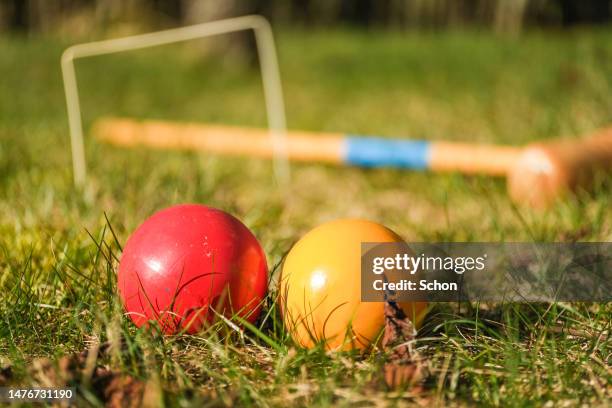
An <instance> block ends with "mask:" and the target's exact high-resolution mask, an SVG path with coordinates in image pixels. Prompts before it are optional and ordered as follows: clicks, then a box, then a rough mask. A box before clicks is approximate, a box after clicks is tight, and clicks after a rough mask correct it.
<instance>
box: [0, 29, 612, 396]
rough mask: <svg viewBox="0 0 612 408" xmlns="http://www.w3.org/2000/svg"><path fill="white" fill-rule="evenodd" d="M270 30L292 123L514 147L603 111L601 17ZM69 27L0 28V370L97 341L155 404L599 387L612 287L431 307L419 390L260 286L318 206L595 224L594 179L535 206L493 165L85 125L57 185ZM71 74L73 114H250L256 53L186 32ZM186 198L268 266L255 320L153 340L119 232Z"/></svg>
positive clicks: (611, 37) (569, 230)
mask: <svg viewBox="0 0 612 408" xmlns="http://www.w3.org/2000/svg"><path fill="white" fill-rule="evenodd" d="M276 34H277V42H278V53H279V58H280V65H281V75H282V78H283V84H284V94H285V99H286V106H287V115H288V123H289V126H290V127H291V128H295V129H305V130H325V131H343V132H348V133H359V134H381V135H389V136H407V137H415V138H427V139H451V140H464V141H478V142H486V143H508V144H523V143H527V142H529V141H532V140H535V139H540V138H553V137H558V136H564V137H577V136H579V135H580V134H583V133H586V132H588V131H591V130H593V129H595V128H597V127H599V126H604V125H606V124H609V123H610V122H612V98H610V95H611V94H612V31H611V30H609V29H608V30H586V29H581V30H575V31H568V32H564V33H560V32H532V33H527V34H525V35H523V36H522V37H520V38H519V39H504V38H496V37H493V36H491V35H487V34H484V33H478V32H446V33H412V32H409V33H393V32H377V31H368V32H359V31H352V30H331V31H299V30H295V29H284V30H280V31H279V32H277V33H276ZM69 44H71V42H68V41H66V40H61V39H55V38H53V37H46V38H42V37H40V38H39V37H27V38H26V37H11V36H3V37H2V38H0V52H1V53H2V56H3V57H2V58H1V59H0V78H2V79H1V80H0V291H1V292H2V300H1V301H0V368H1V367H5V366H11V367H12V374H11V377H12V381H13V382H14V383H17V384H28V383H29V382H30V381H32V380H31V379H32V378H33V377H36V378H40V375H41V372H45V369H44V367H42V368H41V366H44V365H45V364H46V365H53V364H55V363H54V362H55V361H59V360H61V357H62V356H65V355H71V354H72V353H78V352H81V351H83V350H85V349H86V348H87V347H88V346H89V345H91V344H97V343H106V342H109V343H108V344H110V345H111V346H110V348H109V349H108V350H106V351H105V352H104V353H102V355H101V357H100V360H99V361H98V365H99V366H103V367H105V368H107V369H109V370H112V371H113V372H121V373H125V374H126V375H130V376H131V378H134V379H136V380H135V381H142V383H144V384H146V386H145V398H147V399H149V401H157V400H158V399H159V400H163V401H164V402H165V403H166V405H168V406H185V405H194V406H199V405H201V404H203V403H205V404H210V405H214V406H217V405H230V404H240V405H247V404H257V405H262V406H265V405H269V406H287V405H291V406H293V405H298V406H299V405H315V406H327V405H341V406H348V405H351V406H353V405H355V404H359V405H369V404H380V405H382V404H385V403H397V404H404V403H411V402H417V403H419V402H420V403H425V404H435V403H439V404H448V405H458V406H463V405H473V404H483V405H491V406H529V405H533V406H541V405H543V404H545V403H546V402H547V401H553V402H554V405H559V406H564V405H565V406H575V405H579V404H585V405H587V406H598V405H599V406H606V405H609V404H610V403H611V398H612V387H611V385H610V384H611V380H612V364H611V363H612V360H611V352H612V349H611V338H610V323H611V322H612V306H611V305H610V304H607V303H605V304H569V303H559V304H487V305H484V304H437V305H434V306H433V307H432V310H431V312H430V314H429V317H428V318H427V320H426V323H425V326H424V327H423V329H422V330H421V331H420V334H419V340H418V343H417V344H418V346H419V347H420V348H421V350H422V352H423V353H424V354H426V355H428V356H430V358H431V365H432V376H431V378H430V379H429V381H428V383H427V384H426V387H425V391H424V392H421V393H419V394H415V393H411V392H410V391H406V392H403V391H401V390H400V391H397V390H387V388H386V387H385V385H384V382H383V380H382V378H381V374H380V372H381V365H382V359H381V356H380V353H378V352H373V353H370V354H366V355H358V354H346V353H326V352H325V351H324V350H321V349H313V350H302V349H299V348H297V347H295V345H294V344H293V343H292V341H291V339H290V337H288V335H287V334H286V332H285V331H284V330H283V327H282V323H281V319H280V318H279V311H278V309H277V307H276V303H275V293H276V292H275V284H274V278H276V277H277V275H278V271H279V270H280V269H279V266H280V264H281V262H282V258H283V256H284V255H285V254H286V253H287V251H288V250H289V249H290V248H291V246H292V244H293V243H294V242H295V241H296V240H297V239H299V237H300V236H301V235H302V234H304V233H305V232H306V231H308V230H309V229H311V228H312V227H314V226H316V225H318V224H320V223H322V222H324V221H327V220H331V219H336V218H344V217H363V218H368V219H371V220H375V221H378V222H381V223H383V224H385V225H387V226H388V227H390V228H392V229H393V230H395V231H396V232H398V233H399V234H400V235H401V236H402V237H403V238H404V239H406V240H407V241H420V242H422V241H475V242H486V241H494V242H498V241H509V242H512V241H576V240H579V241H612V221H611V220H612V218H611V215H612V205H611V203H612V195H611V194H610V190H609V189H605V188H603V189H599V190H598V191H595V192H594V193H593V194H592V195H590V196H581V197H579V198H578V199H574V200H568V201H565V202H563V203H559V204H558V205H556V206H555V207H553V208H551V209H550V210H549V211H546V212H536V211H532V210H529V209H525V208H522V207H520V206H519V207H517V206H515V205H513V204H512V203H511V202H510V201H509V199H508V198H507V196H506V194H505V186H504V183H503V180H495V179H489V178H484V177H464V176H460V175H452V174H451V175H432V174H427V173H411V172H403V171H397V170H382V169H379V170H363V169H356V168H337V167H331V166H325V165H317V164H308V165H307V164H300V165H294V166H292V178H291V183H290V185H289V186H288V187H282V186H279V184H278V183H277V182H276V181H275V179H274V175H273V172H272V167H271V164H270V163H269V162H267V161H262V160H256V159H236V158H232V159H230V158H227V157H220V156H211V155H202V154H196V153H179V152H160V151H147V150H143V149H139V150H121V149H118V148H114V147H110V146H106V145H101V144H99V143H96V142H95V141H92V140H87V142H86V148H87V155H88V159H89V171H90V178H89V179H88V182H87V185H86V186H85V188H84V189H82V190H79V189H75V188H74V187H73V184H72V171H71V162H70V153H69V152H70V151H69V137H68V127H67V119H66V113H65V106H64V98H63V90H62V83H61V74H60V70H59V56H60V54H61V51H62V49H63V48H65V47H66V46H67V45H69ZM77 69H78V73H79V79H80V81H81V82H80V83H81V85H82V86H81V93H82V95H83V106H84V117H85V123H86V125H89V124H90V123H91V121H92V120H93V119H94V118H95V117H97V116H100V115H108V114H113V115H130V116H136V117H143V118H145V117H146V118H164V119H175V120H197V121H207V122H214V123H230V124H240V125H256V126H264V125H265V111H264V109H263V102H262V91H261V84H260V80H259V74H258V71H257V69H256V68H254V67H249V66H248V65H246V64H244V63H242V62H241V61H240V60H239V59H235V58H232V57H224V56H214V55H213V56H210V54H209V53H207V52H206V51H205V49H204V48H203V46H201V45H198V44H191V45H185V46H166V47H162V48H159V49H155V50H148V51H141V52H137V53H133V54H130V55H121V56H113V57H105V58H93V59H90V60H86V61H82V62H79V63H78V66H77ZM183 202H197V203H203V204H206V205H210V206H214V207H218V208H221V209H224V210H226V211H229V212H231V213H233V214H235V215H236V216H237V217H239V218H240V219H241V220H242V221H243V222H244V223H245V224H246V225H247V226H249V227H250V228H251V229H252V230H253V232H254V233H255V235H256V236H257V237H258V238H259V240H260V242H261V243H262V245H263V247H264V249H265V251H266V253H267V256H268V264H269V265H270V267H271V274H272V276H273V279H272V280H273V282H272V283H271V291H270V296H269V298H268V299H267V301H266V305H265V308H264V312H265V313H263V317H262V318H261V319H260V321H259V322H258V323H257V325H256V326H255V327H243V328H242V329H239V328H237V327H236V326H232V325H230V324H225V323H219V324H218V325H216V326H214V327H212V328H211V329H209V330H208V331H206V332H203V333H201V334H199V335H194V336H180V337H168V338H163V337H160V336H157V335H155V334H152V333H150V332H147V331H145V330H138V329H136V328H135V327H134V326H133V325H132V324H131V323H130V322H129V321H128V319H127V318H126V317H124V315H123V311H122V309H121V305H120V302H119V301H118V298H117V296H116V282H115V270H116V267H117V258H119V256H120V254H121V245H123V244H124V243H125V241H126V239H127V237H128V236H129V233H130V231H133V230H134V228H136V227H137V226H138V225H139V224H140V223H141V222H142V221H143V220H144V219H145V218H146V217H148V216H149V215H151V214H152V213H153V212H155V211H156V210H158V209H161V208H164V207H167V206H169V205H172V204H176V203H183ZM41 358H48V359H49V360H44V359H42V360H41ZM1 381H2V377H1V376H0V382H1ZM82 389H83V390H84V395H85V398H88V400H89V401H90V402H92V401H95V397H94V396H93V395H92V394H88V393H87V391H86V390H87V389H88V385H87V383H86V381H85V382H83V384H82Z"/></svg>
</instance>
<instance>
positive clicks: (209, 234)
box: [118, 204, 268, 334]
mask: <svg viewBox="0 0 612 408" xmlns="http://www.w3.org/2000/svg"><path fill="white" fill-rule="evenodd" d="M118 279H119V281H118V286H119V294H120V295H121V299H122V300H123V305H124V307H125V309H126V311H127V312H128V315H129V316H130V318H131V319H132V320H133V321H134V323H135V324H136V326H138V327H140V326H142V325H145V324H147V323H148V322H149V321H152V320H154V321H157V322H158V323H159V325H160V327H161V328H162V330H163V331H164V333H167V334H173V333H177V332H179V331H182V330H185V331H186V332H188V333H195V332H197V331H198V330H200V329H201V328H202V326H203V325H204V324H205V323H206V322H211V321H213V320H214V317H215V313H214V312H213V311H212V310H211V309H214V310H215V311H217V312H219V313H222V314H224V315H225V316H231V315H233V314H238V315H239V316H241V317H242V318H244V319H246V320H248V321H250V322H253V321H254V320H255V319H257V316H258V315H259V311H260V304H261V301H262V299H263V297H264V296H265V293H266V289H267V284H268V267H267V265H266V257H265V254H264V252H263V250H262V248H261V246H260V245H259V242H258V241H257V239H256V238H255V236H253V234H252V233H251V231H249V229H248V228H247V227H245V226H244V224H242V223H241V222H240V221H239V220H237V219H236V218H234V217H233V216H231V215H230V214H228V213H226V212H223V211H221V210H217V209H215V208H210V207H205V206H203V205H194V204H186V205H177V206H174V207H170V208H166V209H165V210H162V211H159V212H157V213H155V214H154V215H153V216H151V217H150V218H148V219H147V220H145V222H143V223H142V224H141V225H140V226H139V227H138V229H136V231H134V233H133V234H132V236H131V237H130V238H129V239H128V241H127V244H126V245H125V248H124V250H123V255H122V256H121V262H120V264H119V276H118Z"/></svg>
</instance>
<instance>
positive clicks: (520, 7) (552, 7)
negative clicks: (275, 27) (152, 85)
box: [0, 0, 612, 35]
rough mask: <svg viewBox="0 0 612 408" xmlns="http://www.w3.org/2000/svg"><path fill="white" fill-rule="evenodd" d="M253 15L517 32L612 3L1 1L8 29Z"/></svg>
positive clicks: (589, 20)
mask: <svg viewBox="0 0 612 408" xmlns="http://www.w3.org/2000/svg"><path fill="white" fill-rule="evenodd" d="M247 13H259V14H263V15H265V16H267V17H268V18H269V19H271V20H272V21H273V22H274V23H276V24H291V25H302V26H304V27H311V26H319V27H325V26H329V25H337V24H343V25H355V26H360V27H383V28H391V29H410V28H416V29H429V30H436V29H443V28H447V27H451V28H454V27H469V28H476V29H485V30H491V31H494V32H497V33H501V34H507V35H517V34H519V33H520V32H521V31H522V30H523V29H525V28H530V27H556V28H559V27H560V28H563V27H569V26H574V25H583V24H605V23H609V22H610V21H611V18H612V0H580V1H574V0H200V1H198V0H0V30H1V31H21V32H27V33H32V32H43V33H49V32H59V33H64V34H67V35H79V34H86V33H88V32H91V30H92V28H93V27H95V28H96V29H105V30H109V29H110V30H114V31H119V32H121V33H128V32H133V31H139V30H142V29H154V28H166V27H172V26H177V25H183V24H193V23H199V22H204V21H210V20H215V19H219V18H223V17H230V16H237V15H243V14H247Z"/></svg>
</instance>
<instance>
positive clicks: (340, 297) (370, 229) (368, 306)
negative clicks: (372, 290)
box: [280, 219, 427, 350]
mask: <svg viewBox="0 0 612 408" xmlns="http://www.w3.org/2000/svg"><path fill="white" fill-rule="evenodd" d="M401 241H402V239H401V238H400V237H399V236H398V235H397V234H396V233H395V232H393V231H391V230H390V229H388V228H386V227H385V226H383V225H380V224H377V223H374V222H371V221H366V220H360V219H345V220H337V221H332V222H328V223H326V224H323V225H320V226H318V227H316V228H315V229H313V230H311V231H310V232H308V233H307V234H306V235H304V237H302V239H300V240H299V241H298V242H297V243H296V244H295V245H294V246H293V248H292V249H291V250H290V251H289V254H288V255H287V257H286V259H285V262H284V265H283V269H282V274H281V281H280V302H281V311H282V314H283V319H284V322H285V325H286V326H287V328H288V329H289V331H290V333H291V336H292V337H293V339H294V341H295V342H296V343H298V344H300V345H301V346H303V347H307V348H311V347H313V346H314V345H315V344H317V343H319V342H322V343H324V345H325V347H326V348H328V349H331V350H338V349H342V350H350V349H361V350H363V349H365V348H367V347H368V346H369V345H371V344H372V342H374V341H376V339H378V338H379V337H380V333H381V331H382V329H383V328H384V323H385V319H384V303H382V302H361V243H362V242H401ZM400 307H401V308H402V309H403V311H404V313H405V314H406V316H408V317H410V318H411V319H412V320H413V322H414V324H415V326H416V327H419V326H420V324H421V322H422V320H423V317H424V315H425V312H426V309H427V303H426V302H409V303H400Z"/></svg>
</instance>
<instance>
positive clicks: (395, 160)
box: [344, 135, 431, 170]
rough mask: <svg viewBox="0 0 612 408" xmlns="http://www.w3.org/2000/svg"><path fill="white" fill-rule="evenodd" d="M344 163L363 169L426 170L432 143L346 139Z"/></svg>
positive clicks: (352, 137)
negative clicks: (397, 168)
mask: <svg viewBox="0 0 612 408" xmlns="http://www.w3.org/2000/svg"><path fill="white" fill-rule="evenodd" d="M346 143H347V149H346V157H344V162H345V163H348V164H352V165H355V166H361V167H401V168H409V169H416V170H425V169H427V168H428V167H429V150H430V145H431V143H430V142H428V141H425V140H398V139H384V138H380V137H366V136H353V135H349V136H347V137H346Z"/></svg>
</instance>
